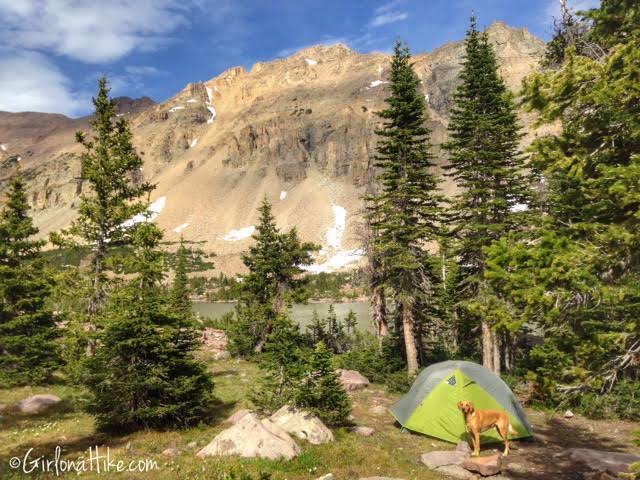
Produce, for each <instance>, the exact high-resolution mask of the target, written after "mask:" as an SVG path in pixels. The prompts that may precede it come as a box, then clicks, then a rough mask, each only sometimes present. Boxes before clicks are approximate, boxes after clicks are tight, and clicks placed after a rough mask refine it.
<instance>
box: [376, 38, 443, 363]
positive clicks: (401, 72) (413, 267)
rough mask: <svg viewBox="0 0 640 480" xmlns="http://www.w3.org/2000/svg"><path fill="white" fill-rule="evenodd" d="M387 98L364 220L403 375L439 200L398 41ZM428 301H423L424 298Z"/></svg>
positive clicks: (413, 352)
mask: <svg viewBox="0 0 640 480" xmlns="http://www.w3.org/2000/svg"><path fill="white" fill-rule="evenodd" d="M390 81H391V83H390V88H391V96H390V97H389V98H387V99H386V100H385V102H386V103H387V108H386V109H385V110H383V111H381V112H379V113H378V115H379V116H380V118H381V119H383V121H384V124H383V127H382V129H380V130H377V131H376V134H377V135H378V137H379V141H378V145H377V147H376V152H377V154H376V156H375V166H376V167H377V168H378V169H379V172H380V173H379V174H378V178H377V180H378V182H379V183H380V193H379V194H377V195H373V196H370V197H369V198H368V222H369V224H370V227H371V230H372V232H373V248H374V250H375V252H376V254H378V255H379V258H380V262H381V269H382V271H383V275H384V283H385V284H387V285H389V286H390V287H391V289H393V292H394V295H395V296H396V297H397V299H398V300H399V304H398V305H399V309H400V310H401V311H402V324H403V329H402V330H403V332H404V340H405V349H406V355H407V369H408V372H409V374H414V373H415V372H416V371H417V370H418V349H417V346H416V342H417V341H418V339H417V338H416V335H415V328H416V327H415V321H416V319H415V311H414V305H415V302H416V298H417V296H418V295H421V292H427V295H428V292H429V291H430V284H431V283H432V282H433V281H434V276H433V272H431V271H430V270H429V268H428V262H427V261H426V257H427V256H428V253H427V251H426V249H425V245H426V243H427V242H429V241H434V240H436V239H437V237H438V235H439V226H438V222H439V220H440V208H441V207H440V204H441V201H442V198H441V196H440V194H439V193H438V190H437V188H438V180H437V177H436V176H435V175H434V174H432V173H431V169H432V167H433V166H434V163H433V155H432V154H431V153H430V151H429V150H430V148H431V145H430V143H429V136H430V133H431V132H430V130H429V129H428V128H427V127H426V126H425V100H424V95H423V93H422V92H421V91H420V80H419V79H418V77H417V75H416V74H415V72H414V71H413V68H412V64H411V55H410V54H409V48H408V47H407V46H406V45H405V46H404V47H403V46H402V45H401V44H400V42H399V41H398V42H397V43H396V46H395V50H394V56H393V59H392V62H391V76H390ZM427 301H429V299H427Z"/></svg>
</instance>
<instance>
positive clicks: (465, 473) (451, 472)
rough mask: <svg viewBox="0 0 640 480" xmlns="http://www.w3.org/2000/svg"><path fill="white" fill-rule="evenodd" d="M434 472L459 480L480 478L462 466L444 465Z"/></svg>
mask: <svg viewBox="0 0 640 480" xmlns="http://www.w3.org/2000/svg"><path fill="white" fill-rule="evenodd" d="M433 471H434V472H438V473H441V474H442V475H446V476H448V477H451V478H455V479H459V480H467V479H472V478H477V477H478V475H476V474H475V473H471V472H470V471H469V470H465V469H464V468H462V467H461V466H460V465H443V466H441V467H438V468H436V469H434V470H433Z"/></svg>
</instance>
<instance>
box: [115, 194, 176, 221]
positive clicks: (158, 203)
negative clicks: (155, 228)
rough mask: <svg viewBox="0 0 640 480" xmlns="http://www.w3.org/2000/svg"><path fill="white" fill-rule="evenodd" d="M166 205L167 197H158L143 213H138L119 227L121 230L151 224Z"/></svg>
mask: <svg viewBox="0 0 640 480" xmlns="http://www.w3.org/2000/svg"><path fill="white" fill-rule="evenodd" d="M166 204H167V197H159V198H158V199H156V200H155V201H154V202H152V203H151V205H149V208H148V209H147V211H146V212H145V213H139V214H138V215H135V216H133V217H131V218H130V219H129V220H127V221H126V222H124V223H123V224H122V225H120V226H121V227H122V228H131V227H133V226H134V225H136V224H138V223H143V222H153V221H154V220H155V219H156V218H158V215H160V212H161V211H162V210H163V209H164V207H165V205H166Z"/></svg>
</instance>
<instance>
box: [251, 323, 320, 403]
mask: <svg viewBox="0 0 640 480" xmlns="http://www.w3.org/2000/svg"><path fill="white" fill-rule="evenodd" d="M307 354H308V349H307V348H305V346H304V342H303V339H302V335H301V334H300V330H299V328H298V325H297V324H295V323H294V322H293V321H292V320H291V318H289V316H288V315H287V313H286V311H285V312H282V313H280V314H279V315H278V316H277V317H276V319H275V321H274V324H273V329H272V331H271V332H270V333H269V335H268V336H267V341H266V343H265V346H264V351H263V354H262V356H261V357H260V369H261V370H262V371H263V372H264V374H263V375H262V377H261V379H260V381H259V384H258V386H257V388H256V389H255V390H254V391H253V392H252V395H251V401H252V403H253V404H254V405H255V406H256V407H257V409H258V410H259V411H260V412H263V413H267V414H269V413H273V412H275V411H276V410H278V409H279V408H280V407H282V406H283V405H287V404H289V405H292V404H293V401H294V397H295V392H296V388H297V387H298V384H299V382H300V379H301V378H302V375H303V373H304V368H305V364H306V357H307Z"/></svg>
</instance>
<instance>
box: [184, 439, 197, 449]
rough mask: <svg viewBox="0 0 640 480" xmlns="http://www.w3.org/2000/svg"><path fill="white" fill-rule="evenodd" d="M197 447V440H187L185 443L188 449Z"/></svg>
mask: <svg viewBox="0 0 640 480" xmlns="http://www.w3.org/2000/svg"><path fill="white" fill-rule="evenodd" d="M197 447H198V442H196V441H195V440H194V441H193V442H189V443H187V448H188V449H190V450H193V449H194V448H197Z"/></svg>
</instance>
